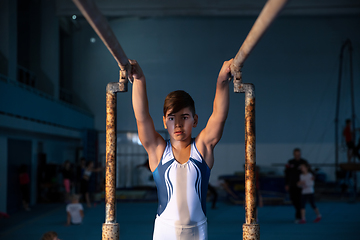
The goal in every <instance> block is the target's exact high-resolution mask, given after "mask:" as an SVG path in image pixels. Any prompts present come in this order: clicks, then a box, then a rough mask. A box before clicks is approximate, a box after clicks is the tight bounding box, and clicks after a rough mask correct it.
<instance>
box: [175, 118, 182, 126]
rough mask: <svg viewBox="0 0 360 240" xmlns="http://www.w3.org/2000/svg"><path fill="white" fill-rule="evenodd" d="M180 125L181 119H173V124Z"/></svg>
mask: <svg viewBox="0 0 360 240" xmlns="http://www.w3.org/2000/svg"><path fill="white" fill-rule="evenodd" d="M181 125H182V122H181V119H175V126H179V127H180V126H181Z"/></svg>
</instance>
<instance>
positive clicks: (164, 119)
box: [163, 116, 167, 129]
mask: <svg viewBox="0 0 360 240" xmlns="http://www.w3.org/2000/svg"><path fill="white" fill-rule="evenodd" d="M163 122H164V128H165V129H167V126H166V118H165V116H163Z"/></svg>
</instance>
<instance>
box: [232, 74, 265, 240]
mask: <svg viewBox="0 0 360 240" xmlns="http://www.w3.org/2000/svg"><path fill="white" fill-rule="evenodd" d="M234 92H240V93H245V224H244V225H243V240H259V239H260V226H259V224H256V175H255V168H256V141H255V140H256V137H255V88H254V85H253V84H251V83H241V79H240V81H238V85H237V86H236V87H235V86H234Z"/></svg>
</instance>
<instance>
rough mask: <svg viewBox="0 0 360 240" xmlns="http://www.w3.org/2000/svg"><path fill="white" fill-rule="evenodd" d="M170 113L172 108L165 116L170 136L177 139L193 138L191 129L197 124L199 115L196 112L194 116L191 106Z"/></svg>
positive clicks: (165, 124)
mask: <svg viewBox="0 0 360 240" xmlns="http://www.w3.org/2000/svg"><path fill="white" fill-rule="evenodd" d="M170 113H171V109H170V110H168V112H167V113H166V116H164V117H163V121H164V127H165V129H167V130H168V132H169V134H170V137H171V138H172V139H174V140H177V141H183V140H186V139H188V138H189V137H190V138H191V131H192V128H193V127H196V125H197V121H198V116H197V115H196V114H195V116H193V115H192V113H191V110H190V108H189V107H186V108H183V109H181V110H180V111H178V112H176V113H171V114H170Z"/></svg>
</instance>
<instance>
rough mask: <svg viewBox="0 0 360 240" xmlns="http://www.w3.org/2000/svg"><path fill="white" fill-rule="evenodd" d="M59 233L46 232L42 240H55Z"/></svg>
mask: <svg viewBox="0 0 360 240" xmlns="http://www.w3.org/2000/svg"><path fill="white" fill-rule="evenodd" d="M57 236H58V235H57V233H56V232H54V231H50V232H46V233H44V235H43V236H42V238H41V240H54V237H57Z"/></svg>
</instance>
